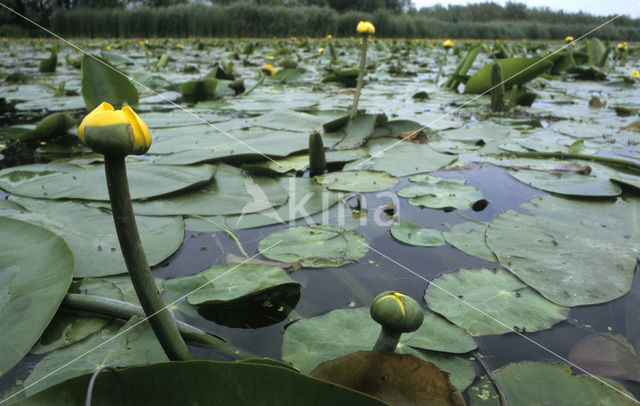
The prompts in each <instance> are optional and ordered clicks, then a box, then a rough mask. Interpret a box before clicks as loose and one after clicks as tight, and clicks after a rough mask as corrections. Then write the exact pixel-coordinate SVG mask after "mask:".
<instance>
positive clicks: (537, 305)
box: [424, 268, 569, 336]
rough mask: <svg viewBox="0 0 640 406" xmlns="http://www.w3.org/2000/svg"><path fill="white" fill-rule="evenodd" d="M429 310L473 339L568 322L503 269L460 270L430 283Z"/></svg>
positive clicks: (562, 312) (563, 314)
mask: <svg viewBox="0 0 640 406" xmlns="http://www.w3.org/2000/svg"><path fill="white" fill-rule="evenodd" d="M424 298H425V300H426V301H427V304H428V305H429V308H430V309H431V310H433V311H434V312H437V313H440V314H442V315H443V316H444V317H446V318H447V319H449V320H450V321H451V322H452V323H454V324H456V325H458V326H460V327H462V328H464V329H465V330H466V331H467V332H468V333H469V334H471V335H473V336H482V335H488V334H503V333H509V332H511V331H513V329H514V328H515V329H517V330H520V331H538V330H544V329H547V328H550V327H551V326H552V325H554V324H555V323H557V322H560V321H562V320H565V319H566V318H567V315H568V314H569V309H567V308H565V307H562V306H558V305H556V304H554V303H552V302H550V301H548V300H547V299H545V298H544V297H542V296H540V294H538V293H537V292H536V291H535V290H533V289H531V288H530V287H528V286H527V285H525V284H524V283H522V281H520V280H519V279H518V278H516V277H515V276H513V275H512V274H511V273H509V272H508V271H505V270H503V269H485V268H483V269H460V270H457V271H455V272H452V273H447V274H444V275H442V276H440V277H439V278H436V279H434V280H433V282H432V283H430V284H429V287H428V288H427V290H426V294H425V296H424Z"/></svg>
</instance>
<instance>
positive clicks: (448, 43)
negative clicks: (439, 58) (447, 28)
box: [442, 39, 456, 49]
mask: <svg viewBox="0 0 640 406" xmlns="http://www.w3.org/2000/svg"><path fill="white" fill-rule="evenodd" d="M442 46H443V47H444V49H449V48H453V47H455V46H456V43H455V42H453V41H452V40H450V39H448V40H446V41H445V42H443V43H442Z"/></svg>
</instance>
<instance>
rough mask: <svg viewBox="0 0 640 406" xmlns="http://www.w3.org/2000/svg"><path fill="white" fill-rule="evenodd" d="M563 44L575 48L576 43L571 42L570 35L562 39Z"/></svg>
mask: <svg viewBox="0 0 640 406" xmlns="http://www.w3.org/2000/svg"><path fill="white" fill-rule="evenodd" d="M564 42H565V43H567V44H571V46H572V47H575V46H576V42H575V41H574V40H573V37H572V36H571V35H569V36H567V37H566V38H565V39H564Z"/></svg>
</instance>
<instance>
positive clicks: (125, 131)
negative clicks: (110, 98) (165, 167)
mask: <svg viewBox="0 0 640 406" xmlns="http://www.w3.org/2000/svg"><path fill="white" fill-rule="evenodd" d="M78 138H79V139H80V142H82V143H83V144H84V145H86V146H87V147H89V148H91V149H92V150H94V151H96V152H99V153H101V154H105V155H106V154H113V155H129V154H135V155H140V154H144V153H145V152H147V151H148V150H149V147H150V146H151V134H150V133H149V127H147V125H146V124H145V123H144V121H142V119H141V118H140V117H139V116H138V115H137V114H136V113H135V112H134V111H133V110H132V109H131V107H129V106H124V107H123V108H122V110H115V109H114V108H113V106H112V105H110V104H109V103H107V102H103V103H102V104H100V105H99V106H98V107H96V108H95V109H94V110H93V111H92V112H91V113H89V114H87V115H86V116H85V118H84V119H83V120H82V122H81V123H80V126H79V127H78Z"/></svg>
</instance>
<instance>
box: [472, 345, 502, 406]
mask: <svg viewBox="0 0 640 406" xmlns="http://www.w3.org/2000/svg"><path fill="white" fill-rule="evenodd" d="M473 354H474V356H475V357H476V359H477V360H478V362H479V363H480V365H482V368H484V370H485V372H486V373H487V378H489V381H490V382H491V385H493V388H494V389H495V390H496V393H498V396H499V397H500V405H502V406H509V402H508V401H507V397H506V396H505V395H504V393H503V392H502V390H501V389H500V386H499V385H498V382H497V381H496V378H495V377H494V376H493V373H492V372H491V370H490V369H489V368H488V367H487V364H485V363H484V360H483V359H482V358H481V357H480V354H479V353H478V352H477V351H476V352H474V353H473Z"/></svg>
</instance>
